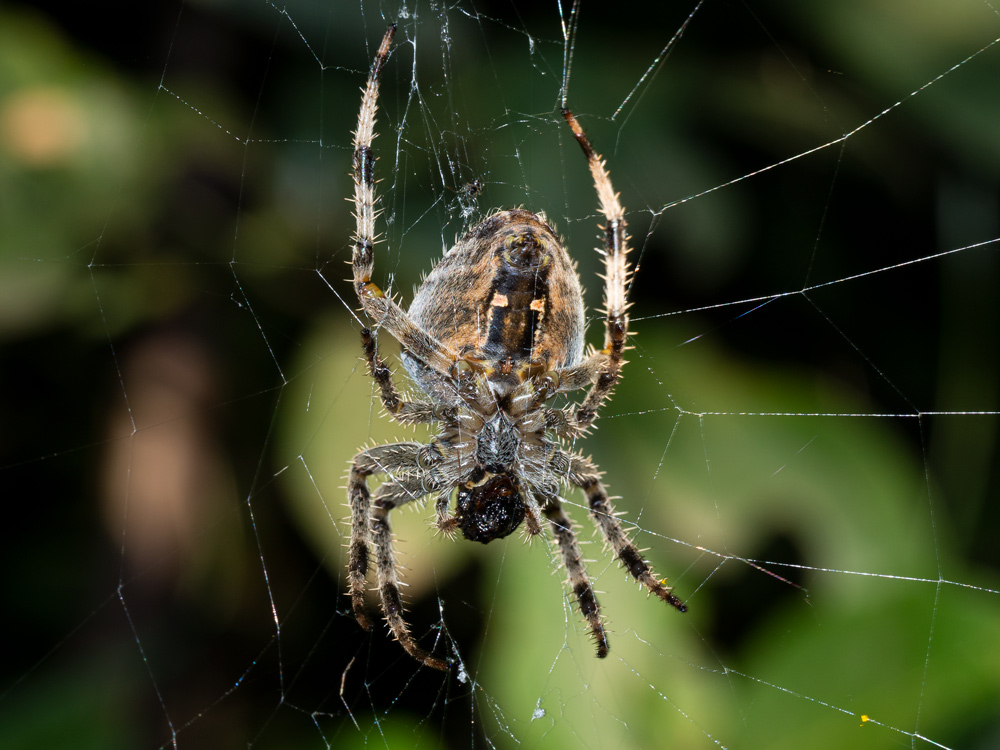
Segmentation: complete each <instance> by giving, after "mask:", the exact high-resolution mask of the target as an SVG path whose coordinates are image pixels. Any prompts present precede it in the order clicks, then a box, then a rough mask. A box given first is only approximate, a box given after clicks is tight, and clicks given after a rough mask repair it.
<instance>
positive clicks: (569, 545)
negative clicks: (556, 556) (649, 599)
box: [545, 497, 608, 659]
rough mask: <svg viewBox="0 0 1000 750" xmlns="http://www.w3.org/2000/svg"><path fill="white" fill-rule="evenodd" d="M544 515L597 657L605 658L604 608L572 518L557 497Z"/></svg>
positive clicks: (606, 637)
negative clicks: (599, 599) (560, 555)
mask: <svg viewBox="0 0 1000 750" xmlns="http://www.w3.org/2000/svg"><path fill="white" fill-rule="evenodd" d="M545 516H546V517H547V518H548V519H549V523H550V524H551V525H552V533H553V534H554V535H555V538H556V541H557V542H558V543H559V551H560V552H561V553H562V558H563V565H564V566H565V568H566V573H567V575H568V576H569V585H570V587H571V588H572V589H573V594H574V596H576V601H577V603H578V604H579V605H580V611H581V612H582V613H583V616H584V618H585V619H586V620H587V624H588V625H589V626H590V633H591V635H593V637H594V641H595V642H596V643H597V656H598V658H600V659H603V658H604V657H605V656H607V655H608V635H607V633H606V632H605V631H604V621H603V620H602V619H601V607H600V605H599V604H598V603H597V596H596V595H595V594H594V588H593V586H591V585H590V578H589V577H588V576H587V570H586V568H585V567H584V565H583V555H582V554H580V545H579V543H578V542H577V540H576V534H574V533H573V529H572V527H571V525H570V520H569V517H568V516H567V515H566V513H565V512H564V511H563V509H562V506H561V505H560V503H559V499H558V498H555V497H553V498H551V499H550V500H549V502H548V503H547V504H546V506H545Z"/></svg>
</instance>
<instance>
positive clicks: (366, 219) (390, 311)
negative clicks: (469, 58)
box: [351, 24, 458, 375]
mask: <svg viewBox="0 0 1000 750" xmlns="http://www.w3.org/2000/svg"><path fill="white" fill-rule="evenodd" d="M395 34H396V25H395V24H393V25H392V26H390V27H389V28H388V29H387V30H386V32H385V36H384V37H383V38H382V44H381V45H380V46H379V49H378V53H377V54H376V55H375V60H374V61H373V62H372V67H371V72H370V73H369V74H368V82H367V84H366V85H365V88H364V89H363V90H362V91H363V93H362V97H361V110H360V112H359V113H358V127H357V129H356V130H355V131H354V173H353V176H354V218H355V222H356V224H355V234H354V249H353V252H352V255H351V268H352V271H353V279H354V291H355V292H356V293H357V295H358V300H359V301H360V302H361V307H362V309H364V311H365V313H367V315H368V317H369V318H371V319H372V320H373V321H374V322H375V325H376V326H379V327H383V328H385V329H386V330H387V331H388V332H389V333H390V334H392V336H393V337H395V338H396V339H397V340H398V341H399V342H400V343H401V344H402V345H403V346H404V347H406V349H408V350H409V351H410V352H411V353H412V354H413V356H414V357H417V358H418V359H420V360H421V361H423V362H424V363H425V364H427V365H428V366H429V367H431V368H433V369H434V370H436V371H437V372H439V373H441V374H444V375H447V374H449V373H450V372H451V369H452V367H453V366H454V365H455V362H456V361H457V360H458V356H457V354H456V353H455V352H452V351H450V350H449V349H447V348H446V347H444V346H443V345H442V344H441V343H440V342H439V341H437V340H436V339H434V338H433V337H432V336H429V335H428V334H427V333H426V332H424V331H422V330H421V329H420V328H419V327H417V326H416V325H414V323H413V322H412V321H411V320H410V318H409V317H408V316H407V314H406V313H405V312H404V311H403V309H402V308H401V307H400V306H399V305H398V304H397V303H396V302H395V301H394V300H393V299H391V298H390V297H387V296H386V294H385V292H383V291H382V290H381V289H380V288H379V287H378V285H376V284H375V283H374V282H373V281H372V269H373V268H374V258H375V252H374V248H375V240H376V234H375V217H376V215H377V213H378V212H377V211H376V210H375V204H376V195H375V153H374V152H373V151H372V141H373V140H374V138H375V114H376V112H377V110H378V89H379V76H380V74H381V72H382V67H383V66H384V65H385V61H386V59H387V58H388V57H389V48H390V47H391V46H392V39H393V36H395Z"/></svg>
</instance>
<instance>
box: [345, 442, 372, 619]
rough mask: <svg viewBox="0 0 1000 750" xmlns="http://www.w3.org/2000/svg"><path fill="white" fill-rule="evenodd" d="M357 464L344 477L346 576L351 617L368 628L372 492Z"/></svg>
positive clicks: (365, 475)
mask: <svg viewBox="0 0 1000 750" xmlns="http://www.w3.org/2000/svg"><path fill="white" fill-rule="evenodd" d="M370 473H371V472H370V471H365V470H364V469H363V468H362V467H361V466H359V465H358V464H357V458H355V464H354V465H353V466H351V474H350V477H349V478H348V480H347V499H348V502H349V503H350V505H351V541H350V548H349V561H348V564H347V578H348V582H349V585H350V595H351V609H352V610H353V611H354V619H355V620H357V621H358V625H360V626H361V627H362V628H364V629H365V630H371V623H370V622H369V621H368V617H367V615H365V597H364V594H365V579H366V578H367V577H368V564H369V549H368V543H369V522H368V516H369V513H370V512H371V494H370V493H369V492H368V476H369V474H370Z"/></svg>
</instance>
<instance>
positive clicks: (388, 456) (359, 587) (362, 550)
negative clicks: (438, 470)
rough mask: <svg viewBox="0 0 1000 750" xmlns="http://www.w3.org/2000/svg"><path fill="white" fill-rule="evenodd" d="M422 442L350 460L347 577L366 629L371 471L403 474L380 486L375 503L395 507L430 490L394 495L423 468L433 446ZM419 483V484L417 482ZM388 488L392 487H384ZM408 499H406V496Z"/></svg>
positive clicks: (356, 611) (377, 448) (396, 445)
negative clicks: (365, 601)
mask: <svg viewBox="0 0 1000 750" xmlns="http://www.w3.org/2000/svg"><path fill="white" fill-rule="evenodd" d="M430 448H431V446H424V445H421V444H420V443H389V444H388V445H379V446H375V447H374V448H369V449H368V450H365V451H361V452H360V453H359V454H358V455H356V456H355V457H354V460H353V461H352V462H351V470H350V474H349V475H348V479H347V499H348V503H349V504H350V506H351V541H350V543H349V545H348V549H349V557H348V563H347V579H348V584H349V588H350V595H351V607H352V609H353V611H354V617H355V619H356V620H357V621H358V624H359V625H360V626H361V627H362V628H364V629H365V630H370V629H371V623H370V622H369V621H368V616H367V615H366V614H365V603H364V592H365V579H366V578H367V576H368V567H369V561H370V544H371V518H372V502H371V492H370V491H369V489H368V477H369V476H371V475H372V474H394V473H397V472H399V473H401V474H402V476H401V477H397V478H394V479H393V480H391V481H389V482H386V483H385V484H384V485H383V486H382V487H379V489H378V492H377V493H376V502H377V503H378V504H380V505H381V504H384V503H386V502H392V503H393V504H394V506H398V505H402V504H403V503H404V502H408V501H409V500H415V499H417V498H418V497H422V496H423V495H425V494H427V492H429V491H430V490H426V491H424V492H420V491H419V490H417V491H413V490H412V488H411V487H405V488H403V489H404V491H403V493H402V494H401V495H400V494H396V495H393V494H392V493H393V490H394V489H395V488H399V487H402V485H401V483H400V480H402V479H404V478H409V477H411V476H412V473H413V472H416V471H418V470H421V469H420V466H421V463H426V462H424V461H422V460H421V458H420V456H421V455H424V454H423V453H422V452H423V451H427V450H428V449H430ZM418 486H419V485H418ZM384 488H389V489H384ZM403 498H405V499H403Z"/></svg>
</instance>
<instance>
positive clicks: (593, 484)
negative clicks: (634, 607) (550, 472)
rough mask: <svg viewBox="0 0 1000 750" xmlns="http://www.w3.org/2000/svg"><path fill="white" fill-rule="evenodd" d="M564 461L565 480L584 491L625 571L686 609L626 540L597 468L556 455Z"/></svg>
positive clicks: (579, 459) (575, 457)
mask: <svg viewBox="0 0 1000 750" xmlns="http://www.w3.org/2000/svg"><path fill="white" fill-rule="evenodd" d="M559 453H562V452H561V451H560V452H558V453H557V456H559ZM567 460H568V462H569V471H568V472H567V479H568V480H569V482H570V483H571V484H573V485H575V486H577V487H579V488H580V489H582V490H583V491H584V493H585V494H586V496H587V504H588V506H589V507H590V514H591V516H593V518H594V522H595V523H596V524H597V526H598V528H600V530H601V533H602V534H603V535H604V538H605V539H606V540H607V542H608V544H609V545H610V546H611V550H612V552H614V554H615V557H617V558H618V560H619V562H621V564H622V566H623V567H624V568H625V570H627V571H628V572H629V573H630V574H631V575H632V577H633V578H635V579H636V580H637V581H639V583H641V584H642V585H643V586H645V587H646V588H647V589H649V591H651V592H652V593H654V594H656V595H657V596H658V597H659V598H660V599H662V600H663V601H665V602H666V603H667V604H669V605H670V606H672V607H674V608H675V609H677V610H679V611H681V612H687V605H685V604H684V602H682V601H681V600H680V599H678V598H677V596H676V595H675V594H674V593H673V589H671V587H670V586H667V584H666V582H665V581H666V579H662V580H661V579H659V578H657V577H656V576H655V575H654V574H653V569H652V568H651V567H650V565H649V563H648V562H646V560H645V559H644V558H643V556H642V554H641V553H640V552H639V550H638V549H637V548H636V546H635V545H634V544H633V543H632V542H631V541H630V540H629V538H628V534H626V533H625V529H623V528H622V524H621V521H619V520H618V517H617V516H616V515H615V509H614V506H612V505H611V500H610V499H609V498H608V491H607V490H606V489H605V488H604V485H603V484H602V483H601V473H600V472H599V471H598V470H597V467H596V466H594V465H593V464H592V463H590V461H588V460H587V459H585V458H583V457H582V456H578V455H576V454H568V455H567V454H562V455H561V456H559V461H560V463H562V462H564V461H567Z"/></svg>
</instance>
